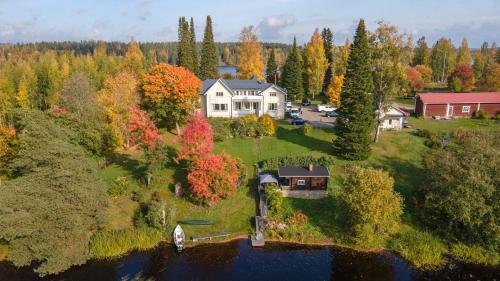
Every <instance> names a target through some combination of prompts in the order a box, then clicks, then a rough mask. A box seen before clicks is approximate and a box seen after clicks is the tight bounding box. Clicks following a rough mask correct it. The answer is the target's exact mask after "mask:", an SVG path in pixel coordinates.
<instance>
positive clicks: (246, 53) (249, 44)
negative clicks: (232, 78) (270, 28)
mask: <svg viewBox="0 0 500 281" xmlns="http://www.w3.org/2000/svg"><path fill="white" fill-rule="evenodd" d="M238 58H239V63H238V67H237V69H238V75H239V76H240V78H241V79H249V78H251V77H252V76H256V77H257V78H258V79H259V80H262V79H263V78H264V75H263V73H262V71H263V70H264V63H263V61H262V45H261V44H260V43H259V42H258V41H257V34H256V33H255V31H254V29H253V26H248V27H244V28H243V30H242V31H241V34H240V46H239V48H238Z"/></svg>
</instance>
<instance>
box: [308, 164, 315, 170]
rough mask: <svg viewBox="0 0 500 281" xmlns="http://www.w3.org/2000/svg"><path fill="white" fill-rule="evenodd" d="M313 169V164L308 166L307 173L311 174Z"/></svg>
mask: <svg viewBox="0 0 500 281" xmlns="http://www.w3.org/2000/svg"><path fill="white" fill-rule="evenodd" d="M313 167H314V166H313V164H309V172H312V170H313Z"/></svg>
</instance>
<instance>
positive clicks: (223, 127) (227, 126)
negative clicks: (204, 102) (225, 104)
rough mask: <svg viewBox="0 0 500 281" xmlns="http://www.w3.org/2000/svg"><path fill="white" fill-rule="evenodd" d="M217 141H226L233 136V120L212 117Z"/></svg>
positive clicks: (210, 120)
mask: <svg viewBox="0 0 500 281" xmlns="http://www.w3.org/2000/svg"><path fill="white" fill-rule="evenodd" d="M208 121H209V122H210V125H212V131H213V134H214V140H215V141H225V140H227V139H230V138H231V127H232V122H231V120H230V119H226V118H210V119H209V120H208Z"/></svg>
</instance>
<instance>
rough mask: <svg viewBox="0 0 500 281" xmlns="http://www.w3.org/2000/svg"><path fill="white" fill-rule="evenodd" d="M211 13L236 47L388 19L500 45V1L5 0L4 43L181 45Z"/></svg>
mask: <svg viewBox="0 0 500 281" xmlns="http://www.w3.org/2000/svg"><path fill="white" fill-rule="evenodd" d="M207 15H211V17H212V21H213V28H214V36H215V40H216V41H218V42H228V41H231V42H234V41H237V40H238V36H239V32H240V31H241V29H242V28H243V27H244V26H249V25H252V26H254V27H255V29H256V32H257V34H258V36H259V39H260V40H261V41H265V42H282V43H291V42H292V39H293V36H296V37H297V40H298V42H299V43H300V44H303V43H305V42H307V41H309V39H310V37H311V35H312V33H313V31H314V29H315V28H323V27H329V28H330V29H331V30H332V31H333V33H334V41H335V43H336V44H342V43H343V42H344V40H345V39H346V38H349V39H350V38H352V35H353V33H354V30H355V28H356V25H357V22H358V21H359V19H360V18H363V19H365V21H366V24H367V27H368V28H369V29H371V30H373V29H374V28H376V25H377V22H378V21H380V20H383V21H385V22H387V23H390V24H393V25H396V26H397V27H398V28H399V31H400V32H402V33H406V34H411V35H413V37H414V38H415V41H416V39H417V38H419V37H421V36H425V37H426V38H427V42H428V43H429V44H430V45H432V44H433V42H435V41H436V40H438V39H439V38H441V37H443V36H444V37H448V38H451V39H452V41H453V42H454V44H455V45H458V44H459V43H460V42H461V40H462V38H464V37H466V38H467V39H468V41H469V46H470V47H480V46H481V44H482V42H484V41H488V42H490V43H491V42H493V41H497V42H499V43H500V0H342V1H338V0H307V1H305V0H302V1H298V0H251V1H250V0H247V1H240V0H233V1H223V0H205V1H202V0H176V1H171V0H0V43H8V42H10V43H15V42H35V41H65V40H71V41H80V40H105V41H125V42H128V41H130V39H131V38H134V39H135V40H137V41H141V42H144V41H155V42H158V41H175V40H177V24H178V18H179V16H185V17H193V18H194V21H195V27H196V35H197V39H198V40H201V38H202V36H203V29H204V26H205V20H206V16H207Z"/></svg>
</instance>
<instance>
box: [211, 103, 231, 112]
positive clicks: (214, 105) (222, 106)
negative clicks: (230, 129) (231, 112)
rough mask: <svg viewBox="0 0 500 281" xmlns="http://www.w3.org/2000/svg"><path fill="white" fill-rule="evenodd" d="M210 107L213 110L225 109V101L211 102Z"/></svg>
mask: <svg viewBox="0 0 500 281" xmlns="http://www.w3.org/2000/svg"><path fill="white" fill-rule="evenodd" d="M212 109H213V111H227V104H226V103H220V104H219V103H215V104H212Z"/></svg>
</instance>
